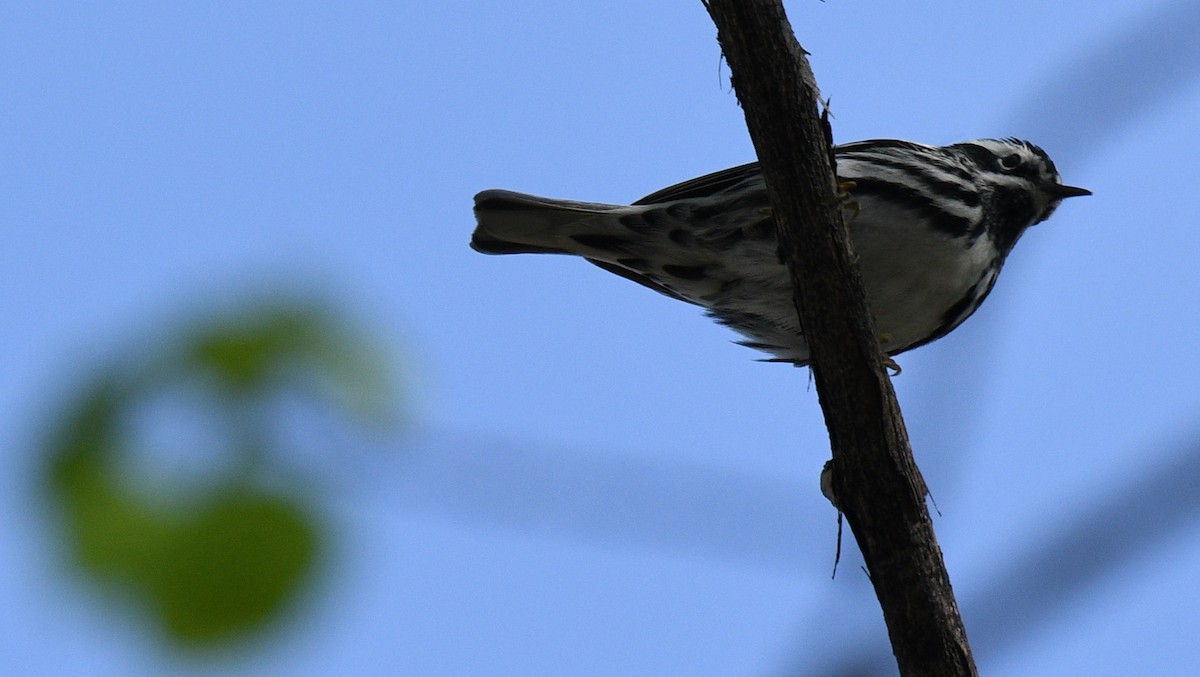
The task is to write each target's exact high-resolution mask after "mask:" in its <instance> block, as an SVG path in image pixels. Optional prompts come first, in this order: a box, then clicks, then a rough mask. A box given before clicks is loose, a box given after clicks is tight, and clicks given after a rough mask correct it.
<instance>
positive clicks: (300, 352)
mask: <svg viewBox="0 0 1200 677" xmlns="http://www.w3.org/2000/svg"><path fill="white" fill-rule="evenodd" d="M184 344H185V346H186V350H185V353H184V356H183V359H182V360H181V361H180V362H181V365H180V366H183V367H184V368H186V369H189V370H195V371H196V372H198V373H207V374H209V375H211V376H212V377H214V378H215V379H216V382H217V385H218V387H220V388H222V389H225V390H228V391H229V392H230V393H232V394H235V395H240V394H243V393H256V392H261V391H263V390H266V389H270V388H276V387H280V385H281V382H284V381H292V382H295V381H296V380H297V372H303V373H304V375H305V376H307V377H310V378H309V379H308V380H307V384H308V385H309V386H314V385H318V386H323V387H324V388H323V389H324V390H325V391H326V392H324V393H322V394H328V395H332V396H333V397H334V398H335V399H336V400H337V404H338V405H339V406H342V407H344V408H346V409H347V411H348V413H351V414H353V415H356V416H359V417H363V418H367V419H380V418H385V417H386V416H387V415H388V414H390V413H392V412H394V410H395V408H396V402H395V387H396V384H395V383H394V382H393V380H392V378H391V372H390V370H389V369H387V368H386V366H387V361H386V360H385V359H383V358H382V356H381V355H380V354H379V353H378V351H377V350H375V349H374V347H373V346H372V345H370V343H369V342H368V341H367V340H365V339H364V338H363V337H361V336H359V335H356V334H354V333H353V332H350V331H348V330H347V329H346V328H345V326H344V323H342V322H339V321H338V320H336V319H335V318H333V317H332V316H330V315H329V314H328V313H327V312H324V311H323V310H322V309H320V308H317V307H313V306H305V305H298V304H296V303H294V302H283V301H276V302H270V303H262V304H258V305H255V306H253V307H250V308H248V309H246V310H244V311H242V312H240V313H233V314H231V315H230V316H229V317H226V318H224V319H223V320H222V321H220V322H210V323H206V324H205V325H203V326H202V327H200V328H198V329H196V330H195V331H194V332H192V333H191V334H190V335H187V336H185V341H184ZM311 377H315V379H312V378H311Z"/></svg>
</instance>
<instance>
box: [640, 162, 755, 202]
mask: <svg viewBox="0 0 1200 677" xmlns="http://www.w3.org/2000/svg"><path fill="white" fill-rule="evenodd" d="M760 173H761V172H760V171H759V168H758V163H757V162H751V163H748V164H744V165H740V166H738V167H730V168H729V169H722V170H721V171H719V172H713V173H712V174H705V175H704V176H701V177H698V178H695V179H690V180H688V181H684V182H683V183H677V184H675V185H674V186H667V187H666V188H663V189H662V190H658V191H655V192H653V193H650V194H649V195H647V196H646V197H644V198H642V199H640V200H638V201H637V202H634V203H633V204H635V205H648V204H654V203H656V202H672V201H674V200H686V199H689V198H697V197H708V196H710V195H715V194H716V193H720V192H721V191H723V190H726V189H728V188H731V187H733V186H736V185H737V184H739V183H741V182H742V181H745V180H746V179H749V178H751V177H755V176H758V175H759V174H760Z"/></svg>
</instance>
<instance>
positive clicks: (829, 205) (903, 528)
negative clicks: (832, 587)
mask: <svg viewBox="0 0 1200 677" xmlns="http://www.w3.org/2000/svg"><path fill="white" fill-rule="evenodd" d="M702 2H704V6H705V7H706V8H707V9H708V12H709V14H710V16H711V17H712V19H713V22H714V23H715V24H716V26H717V40H718V42H719V43H720V45H721V51H722V52H723V53H724V55H725V59H726V60H727V61H728V63H729V69H730V71H731V74H732V80H733V88H734V91H735V92H736V93H737V97H738V100H739V102H740V103H741V105H742V109H743V110H744V112H745V115H746V126H747V127H748V128H749V131H750V137H751V139H752V140H753V142H754V148H755V150H756V151H757V153H758V159H759V161H760V162H761V164H762V168H763V175H764V176H765V177H766V181H767V186H768V189H769V192H770V197H771V204H772V208H773V211H774V215H775V219H776V224H777V228H778V231H779V241H780V244H781V252H782V254H783V256H784V257H785V259H786V261H787V263H788V267H789V268H790V271H791V275H792V283H793V285H794V289H795V300H796V308H797V312H798V313H799V315H800V320H801V326H802V327H803V328H804V333H805V338H806V339H807V341H808V344H809V346H810V347H811V351H812V362H811V367H812V371H813V377H814V381H815V384H816V389H817V395H818V398H819V400H820V403H821V409H822V411H823V412H824V415H825V423H826V426H827V427H828V429H829V439H830V445H831V447H832V450H833V461H832V471H833V477H832V481H833V489H834V491H835V493H836V496H837V501H838V504H839V508H840V509H841V510H842V511H843V512H844V513H845V515H846V520H847V522H848V523H849V524H850V527H851V529H852V530H853V532H854V536H855V540H856V541H857V542H858V546H859V548H860V549H861V551H862V554H863V559H864V561H865V562H866V565H867V571H868V573H869V575H870V577H871V582H872V584H873V585H874V586H875V593H876V596H877V597H878V598H879V603H880V606H881V607H882V609H883V615H884V619H885V621H886V623H887V628H888V635H889V637H890V639H891V643H892V651H893V653H894V654H895V656H896V661H897V664H898V665H899V668H900V672H901V674H903V675H936V676H937V677H944V676H946V675H975V674H976V671H975V666H974V661H973V659H972V657H971V651H970V647H969V646H968V644H967V639H966V633H965V631H964V629H963V625H962V619H961V618H960V616H959V613H958V606H957V604H956V603H955V601H954V596H953V592H952V591H951V589H950V579H949V576H948V575H947V573H946V568H945V564H944V562H943V561H942V553H941V550H940V549H939V548H938V545H937V540H936V539H935V537H934V533H933V525H932V523H931V521H930V518H929V512H928V510H927V509H926V506H925V496H926V493H927V491H926V488H925V483H924V480H923V479H922V478H921V474H920V471H919V470H918V469H917V466H916V464H915V462H914V461H913V457H912V450H911V449H910V447H909V443H908V434H907V432H906V431H905V428H904V421H903V419H902V418H901V415H900V408H899V405H898V404H897V402H896V396H895V392H894V391H893V390H892V384H891V380H890V379H889V378H888V375H887V373H886V371H885V360H886V356H885V355H882V354H881V352H880V349H879V342H878V340H877V335H876V333H875V330H874V326H873V322H872V320H871V317H870V313H869V312H868V309H867V305H866V296H865V294H864V291H863V284H862V278H861V277H860V275H859V272H858V266H857V264H856V263H855V262H854V256H853V253H852V251H851V246H850V243H849V241H848V237H847V233H846V228H845V226H844V224H843V223H842V210H841V209H840V208H839V199H838V195H837V193H838V190H837V186H836V183H835V182H836V179H835V174H834V171H833V169H834V161H833V153H832V143H831V134H830V131H829V125H828V121H827V119H826V118H825V117H823V116H821V115H820V114H819V113H818V102H819V100H818V90H817V87H816V83H815V80H814V78H813V74H812V70H811V69H810V67H809V65H808V60H807V58H805V54H806V52H805V51H804V50H803V49H802V48H801V47H800V44H799V43H798V42H797V41H796V38H795V36H794V35H793V33H792V30H791V26H790V24H789V23H788V20H787V17H786V16H785V14H784V11H783V6H782V4H781V3H780V2H779V0H707V1H705V0H702Z"/></svg>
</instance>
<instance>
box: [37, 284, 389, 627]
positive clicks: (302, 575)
mask: <svg viewBox="0 0 1200 677" xmlns="http://www.w3.org/2000/svg"><path fill="white" fill-rule="evenodd" d="M193 327H194V328H193V329H191V330H185V331H182V332H180V334H179V335H178V336H177V337H176V338H175V339H174V341H173V342H172V343H171V345H168V346H166V349H165V350H162V351H147V350H145V349H144V347H141V346H139V348H140V349H139V350H138V352H137V356H138V358H139V359H138V361H137V362H135V363H133V364H134V366H133V367H125V368H122V367H119V366H117V367H113V368H111V369H109V370H108V371H107V372H105V373H103V374H102V375H101V376H100V377H99V378H98V379H96V381H95V382H94V383H93V384H92V386H91V387H90V388H89V389H87V390H86V391H85V392H83V393H82V394H81V395H80V396H79V398H78V401H77V403H76V404H75V405H74V406H73V407H70V408H68V410H67V412H66V413H65V415H64V416H63V417H62V418H61V420H60V421H59V422H58V423H57V424H56V425H54V426H52V429H51V433H50V437H49V442H48V444H47V453H48V462H47V466H46V487H47V494H48V496H49V498H50V500H51V502H52V504H53V506H54V507H55V509H56V513H57V514H58V515H59V516H60V518H61V520H62V524H63V535H64V538H65V542H66V545H67V547H68V549H69V551H70V552H71V553H72V554H73V555H74V559H75V561H76V563H77V564H78V565H79V567H80V568H81V570H83V571H84V572H86V573H88V574H89V575H90V577H91V578H92V580H94V581H96V582H97V583H98V584H100V585H105V586H107V587H113V588H115V589H117V590H120V591H123V592H126V593H128V594H132V595H133V596H134V597H135V598H137V599H139V600H142V601H143V602H144V603H145V604H147V605H148V607H149V608H150V610H151V611H152V613H153V617H154V618H155V619H157V621H158V623H159V624H160V625H161V627H162V628H163V629H164V630H165V631H166V633H167V634H168V636H170V637H172V638H173V639H175V640H178V641H180V642H182V643H186V644H189V645H192V646H209V645H212V644H214V643H216V642H219V641H221V640H225V639H228V638H232V637H236V636H240V635H244V634H245V633H247V632H250V631H253V630H255V629H258V628H261V627H264V626H265V625H266V624H267V623H268V622H269V621H270V620H272V619H274V618H277V617H278V616H279V614H280V612H281V610H282V609H283V608H284V607H285V605H286V604H287V602H288V600H289V599H291V598H294V597H295V596H296V595H297V594H298V593H299V591H300V590H301V589H302V587H303V584H304V582H305V581H306V580H307V579H309V578H310V573H311V572H312V570H313V568H314V567H315V564H316V561H317V558H318V555H319V552H320V549H321V548H320V545H321V541H322V538H321V531H320V529H319V527H318V524H317V522H316V521H315V520H314V519H313V518H312V517H311V515H312V514H314V512H315V511H314V509H313V508H312V506H311V494H310V489H311V487H310V486H308V485H305V486H301V484H302V483H300V482H295V480H296V478H294V477H293V478H292V479H293V482H295V483H294V484H292V485H288V484H287V483H286V482H283V481H281V480H280V478H281V477H283V478H287V477H290V475H289V473H288V472H287V469H286V468H277V469H274V470H272V469H271V468H269V467H264V466H269V465H271V464H280V463H284V462H285V459H286V458H287V453H286V450H279V449H272V450H269V451H270V452H271V453H263V452H264V451H268V450H266V449H263V448H262V446H263V445H265V444H270V443H278V441H277V439H278V437H277V436H271V435H267V434H264V433H263V431H264V430H266V429H267V428H268V427H269V426H270V423H271V422H270V421H267V420H262V419H264V418H265V417H266V416H267V415H268V412H270V411H271V408H270V407H268V406H263V405H264V404H265V403H266V402H267V401H268V400H269V399H270V398H272V397H276V396H277V395H278V394H280V393H281V392H282V391H285V390H297V389H298V390H301V391H304V392H307V393H308V394H310V395H312V394H316V395H330V394H332V395H334V397H333V401H332V404H334V405H335V406H338V407H340V408H342V409H343V410H347V411H346V413H351V414H356V415H360V416H362V415H369V416H373V417H380V416H384V415H386V414H387V413H389V412H390V410H391V409H392V408H393V406H394V404H395V402H394V398H393V396H392V386H391V383H390V379H389V378H388V374H389V373H390V371H389V369H387V365H386V364H385V363H384V362H383V361H382V360H381V359H379V356H378V354H377V353H376V352H375V351H373V350H371V349H370V348H369V346H368V342H367V341H366V340H364V339H363V338H361V337H359V336H356V335H355V334H353V333H352V332H350V331H347V330H346V328H345V327H344V326H343V324H342V323H339V322H337V321H335V320H333V319H332V317H331V316H330V315H329V314H327V313H325V312H324V311H322V310H321V309H319V308H317V307H315V306H308V305H304V304H299V303H290V304H281V303H278V302H263V303H258V304H254V305H250V306H246V307H244V308H243V310H242V311H240V312H236V313H230V314H226V315H222V316H218V317H214V318H210V319H208V320H206V321H204V322H202V323H200V324H197V325H193ZM155 354H157V355H161V356H162V357H160V358H158V359H153V358H149V357H147V355H155ZM182 384H190V385H192V386H195V385H196V384H199V387H200V388H201V389H202V393H201V395H202V397H203V398H205V399H208V400H210V401H211V402H212V404H214V405H216V406H214V407H213V409H214V410H215V411H217V412H218V414H219V415H223V416H224V417H225V418H224V419H220V420H221V421H222V425H221V426H220V427H221V430H220V431H219V432H220V433H221V434H223V435H224V436H225V437H226V438H228V440H229V441H231V443H230V444H222V445H220V446H221V449H223V450H224V453H227V454H234V455H236V456H237V458H235V459H234V461H235V462H232V463H224V464H221V463H217V464H214V466H213V467H216V468H228V469H229V470H228V471H227V472H226V473H225V474H224V475H216V476H215V477H214V479H213V481H212V482H211V483H209V484H207V485H204V486H202V487H199V488H197V486H196V485H194V484H193V485H191V486H192V488H191V489H190V490H189V492H190V493H191V494H192V495H191V496H187V497H181V496H171V497H170V498H171V499H176V500H165V501H164V500H162V498H163V497H162V496H155V495H154V487H155V486H156V487H158V490H159V491H162V490H163V486H164V485H163V484H161V483H159V484H155V485H154V486H144V484H145V482H144V479H145V478H144V477H143V478H140V479H139V475H138V474H137V473H136V472H130V468H129V463H128V461H129V459H130V458H131V457H136V456H137V454H134V453H130V452H133V451H135V450H134V449H132V448H131V445H132V444H133V441H132V440H131V437H130V435H129V433H128V431H127V430H126V427H127V424H128V419H129V417H130V416H131V412H133V411H135V410H137V408H138V407H139V406H140V405H141V404H142V403H144V402H146V401H148V400H149V399H150V398H153V397H154V396H155V395H156V394H157V393H159V392H161V391H164V390H169V389H171V388H173V387H178V386H180V385H182ZM331 391H332V392H331ZM327 399H328V398H327ZM214 453H217V452H215V451H214ZM143 455H144V454H143ZM278 471H283V472H278ZM267 476H270V477H272V483H271V490H270V491H267V490H266V489H265V488H263V487H262V486H261V484H262V483H263V482H264V480H263V478H264V477H267ZM166 486H172V485H171V484H170V483H167V485H166Z"/></svg>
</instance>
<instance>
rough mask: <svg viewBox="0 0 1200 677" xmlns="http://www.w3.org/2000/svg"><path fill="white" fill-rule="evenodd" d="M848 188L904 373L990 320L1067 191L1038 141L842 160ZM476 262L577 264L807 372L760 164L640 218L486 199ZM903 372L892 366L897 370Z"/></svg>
mask: <svg viewBox="0 0 1200 677" xmlns="http://www.w3.org/2000/svg"><path fill="white" fill-rule="evenodd" d="M834 157H835V160H836V174H837V179H838V182H839V185H840V186H843V187H846V188H849V192H850V198H851V199H852V201H853V203H852V206H853V207H854V209H851V210H847V216H848V221H849V222H848V225H847V228H848V232H849V237H850V240H851V244H852V247H853V251H854V253H855V255H856V257H857V260H858V264H859V268H860V271H861V274H862V279H863V284H864V287H865V289H866V294H867V305H868V307H869V308H870V310H871V314H872V316H873V318H874V321H875V326H876V329H877V331H878V334H879V341H880V347H881V349H882V351H883V352H884V354H885V355H886V356H887V357H888V359H889V361H890V358H891V357H893V356H895V355H897V354H899V353H902V352H904V351H907V350H911V349H913V348H916V347H919V346H922V345H925V344H927V343H929V342H931V341H935V340H937V339H939V338H941V337H943V336H945V335H946V334H948V333H949V332H951V331H952V330H954V329H955V328H956V327H958V326H959V325H961V324H962V323H963V322H964V321H965V320H966V319H967V318H968V317H970V316H971V315H972V314H973V313H974V312H975V311H976V310H978V309H979V307H980V305H981V304H982V303H983V301H984V299H986V298H987V296H988V294H989V293H990V292H991V290H992V288H993V286H994V285H995V283H996V279H997V277H998V276H999V274H1000V269H1001V267H1002V266H1003V265H1004V262H1005V260H1006V259H1007V257H1008V255H1009V253H1010V252H1011V251H1012V249H1013V247H1014V245H1016V243H1017V240H1018V239H1020V237H1021V235H1022V234H1023V233H1024V232H1025V231H1026V230H1027V229H1028V228H1029V227H1030V226H1033V225H1036V224H1038V223H1041V222H1043V221H1045V220H1046V219H1048V218H1050V215H1051V214H1053V213H1054V211H1055V209H1056V208H1057V207H1058V206H1059V204H1060V203H1061V202H1062V200H1064V199H1066V198H1068V197H1077V196H1083V195H1090V194H1091V191H1089V190H1087V189H1085V188H1078V187H1075V186H1070V185H1066V184H1064V183H1063V182H1062V179H1061V177H1060V176H1059V173H1058V170H1057V168H1056V167H1055V165H1054V162H1053V161H1052V160H1051V159H1050V157H1049V156H1048V155H1047V154H1046V152H1045V151H1044V150H1042V149H1041V148H1040V147H1038V146H1036V145H1034V144H1033V143H1030V142H1029V141H1025V140H1021V139H1016V138H1004V139H979V140H974V141H965V142H962V143H955V144H951V145H946V146H932V145H925V144H921V143H916V142H912V141H904V140H898V139H873V140H866V141H857V142H853V143H846V144H841V145H838V146H835V147H834ZM474 213H475V218H476V228H475V231H474V233H473V234H472V236H471V247H472V248H473V249H474V250H475V251H478V252H481V253H484V254H527V253H536V254H569V255H575V256H579V257H582V258H583V259H585V260H586V261H588V262H590V263H592V264H595V265H596V266H598V267H600V268H602V269H604V270H606V271H608V272H610V273H615V274H617V275H620V276H621V277H624V278H627V279H629V280H632V281H634V282H637V283H639V284H641V285H643V286H645V287H648V288H650V289H653V290H654V291H657V292H659V293H661V294H664V295H666V296H669V297H671V298H674V299H677V300H680V301H685V302H687V303H691V304H694V305H697V306H700V307H702V308H704V309H705V311H706V312H707V314H708V315H709V316H711V317H712V318H713V319H715V320H716V321H717V322H719V323H721V324H723V325H726V326H728V327H729V328H731V329H733V330H734V331H736V332H738V333H739V334H741V335H742V337H743V340H740V341H738V343H741V344H742V345H745V346H748V347H751V348H755V349H757V350H759V351H762V352H764V353H766V354H767V355H768V356H769V357H766V358H764V361H768V362H785V363H791V364H794V365H796V366H803V365H806V364H808V363H809V360H810V359H811V352H810V349H809V345H808V343H807V341H805V338H804V334H803V332H802V331H801V328H800V320H799V317H798V315H797V312H796V309H795V305H794V302H793V295H792V284H791V278H790V275H789V272H788V269H787V266H786V264H785V262H784V259H783V256H782V254H781V253H780V249H779V243H778V241H777V239H776V229H775V223H774V219H773V217H772V215H771V205H770V200H769V198H768V195H767V187H766V183H765V181H764V179H763V174H762V170H761V168H760V166H759V164H758V163H754V162H752V163H749V164H744V165H741V166H738V167H732V168H730V169H725V170H722V171H718V172H715V173H712V174H708V175H705V176H701V177H699V178H695V179H691V180H689V181H684V182H682V183H679V184H676V185H673V186H670V187H667V188H663V189H662V190H659V191H656V192H654V193H651V194H650V195H647V196H645V197H643V198H641V199H640V200H637V201H636V202H633V203H632V204H629V205H617V204H605V203H594V202H577V201H571V200H559V199H552V198H545V197H538V196H535V195H529V194H525V193H518V192H513V191H508V190H496V189H493V190H484V191H482V192H480V193H478V194H477V195H476V196H475V206H474ZM892 364H894V362H892Z"/></svg>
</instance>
